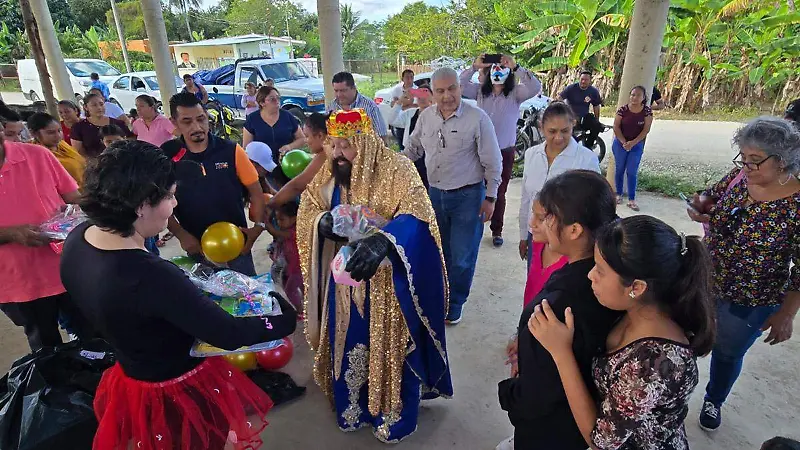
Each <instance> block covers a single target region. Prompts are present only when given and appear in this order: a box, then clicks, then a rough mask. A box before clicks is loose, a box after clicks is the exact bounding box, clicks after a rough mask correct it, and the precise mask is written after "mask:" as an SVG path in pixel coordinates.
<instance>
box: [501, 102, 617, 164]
mask: <svg viewBox="0 0 800 450" xmlns="http://www.w3.org/2000/svg"><path fill="white" fill-rule="evenodd" d="M543 112H544V108H536V106H531V107H530V108H528V110H527V111H525V113H523V117H524V120H523V119H520V120H519V121H518V122H517V142H516V144H515V146H514V163H519V162H521V161H522V160H524V159H525V150H527V149H529V148H530V147H533V146H535V145H539V144H541V143H542V142H544V135H543V134H542V131H541V128H540V125H541V116H542V113H543ZM600 125H602V126H603V130H602V131H601V133H605V132H606V131H608V130H610V129H611V128H612V127H611V126H609V125H605V124H600ZM572 137H573V138H575V140H576V141H577V142H578V143H579V144H581V145H584V146H585V147H586V148H589V147H588V146H586V145H585V142H586V140H587V139H588V138H589V132H588V131H586V130H580V129H578V128H577V127H575V128H574V129H573V131H572ZM589 150H591V151H593V152H595V153H596V154H597V159H598V161H603V158H605V157H606V143H605V141H604V140H603V139H602V138H601V137H599V136H598V137H597V139H595V142H594V145H593V146H592V148H589Z"/></svg>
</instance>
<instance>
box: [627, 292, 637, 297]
mask: <svg viewBox="0 0 800 450" xmlns="http://www.w3.org/2000/svg"><path fill="white" fill-rule="evenodd" d="M628 297H630V298H636V293H635V292H633V291H630V292H628Z"/></svg>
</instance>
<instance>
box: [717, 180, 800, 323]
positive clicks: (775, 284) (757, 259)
mask: <svg viewBox="0 0 800 450" xmlns="http://www.w3.org/2000/svg"><path fill="white" fill-rule="evenodd" d="M738 173H739V169H734V170H732V171H731V172H730V173H729V174H728V175H726V176H725V177H724V178H723V179H722V180H721V181H720V182H719V183H717V184H716V185H715V186H713V187H711V188H710V189H708V190H707V191H706V192H704V194H705V195H709V196H711V197H715V198H718V199H719V200H718V201H717V203H716V205H715V206H714V208H713V209H712V211H711V221H710V223H709V234H708V236H707V237H706V238H707V240H706V243H707V245H708V250H709V252H710V253H711V259H712V260H713V263H714V281H715V283H714V295H715V296H716V298H718V299H721V300H724V301H729V302H733V303H737V304H741V305H744V306H750V307H755V306H765V305H780V304H781V303H783V297H784V294H785V293H786V291H797V290H800V269H798V267H797V264H798V263H800V192H798V193H796V194H794V195H792V196H791V197H786V198H782V199H778V200H774V201H770V202H755V203H752V204H750V205H748V206H742V205H744V204H745V202H746V201H747V197H748V193H747V177H746V176H745V177H744V178H742V180H741V181H739V182H738V183H736V184H735V185H733V186H731V188H730V189H728V186H729V185H730V183H731V182H732V181H733V180H734V178H735V177H736V175H737V174H738ZM792 261H794V267H793V268H792V269H790V263H791V262H792Z"/></svg>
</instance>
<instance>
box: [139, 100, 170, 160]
mask: <svg viewBox="0 0 800 450" xmlns="http://www.w3.org/2000/svg"><path fill="white" fill-rule="evenodd" d="M136 113H137V114H138V115H139V118H138V119H136V120H135V121H134V122H133V127H132V128H133V134H135V135H136V138H137V139H138V140H140V141H145V142H149V143H151V144H153V145H155V146H156V147H161V144H163V143H164V142H167V141H169V140H170V139H172V138H173V137H175V135H174V133H175V125H174V124H173V123H172V121H170V120H169V119H167V118H166V117H164V116H163V115H161V114H159V113H158V110H157V109H156V99H154V98H153V97H151V96H149V95H146V94H142V95H140V96H138V97H136Z"/></svg>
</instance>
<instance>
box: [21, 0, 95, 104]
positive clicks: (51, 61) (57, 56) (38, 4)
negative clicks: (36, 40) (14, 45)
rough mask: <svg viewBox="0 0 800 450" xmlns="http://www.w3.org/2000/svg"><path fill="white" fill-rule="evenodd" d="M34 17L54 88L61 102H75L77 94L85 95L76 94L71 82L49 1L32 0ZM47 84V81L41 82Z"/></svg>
mask: <svg viewBox="0 0 800 450" xmlns="http://www.w3.org/2000/svg"><path fill="white" fill-rule="evenodd" d="M30 3H31V10H32V11H33V17H35V18H36V24H37V25H38V27H39V37H40V38H41V40H42V49H43V50H44V56H45V58H46V59H47V62H48V66H49V67H50V77H51V78H52V79H53V85H54V86H53V87H54V88H55V91H56V95H57V96H58V99H59V100H73V99H75V94H80V95H83V92H74V91H73V90H72V83H70V81H69V73H67V65H66V64H65V63H64V54H63V53H61V47H60V46H59V45H58V38H57V37H56V29H55V27H54V26H53V18H52V17H51V16H50V8H49V7H48V6H47V0H30ZM41 81H42V83H46V82H47V80H41Z"/></svg>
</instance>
